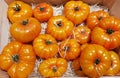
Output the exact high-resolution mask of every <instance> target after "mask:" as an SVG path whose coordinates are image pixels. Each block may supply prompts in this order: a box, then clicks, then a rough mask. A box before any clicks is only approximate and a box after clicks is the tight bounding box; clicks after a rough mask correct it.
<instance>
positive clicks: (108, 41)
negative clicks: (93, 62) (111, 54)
mask: <svg viewBox="0 0 120 78" xmlns="http://www.w3.org/2000/svg"><path fill="white" fill-rule="evenodd" d="M98 33H99V34H98ZM91 41H92V43H95V44H99V45H102V46H104V47H105V48H106V49H109V50H110V49H115V48H116V47H118V46H119V45H120V20H119V19H117V18H115V17H113V16H111V17H106V18H103V19H102V20H101V21H100V23H99V26H98V27H95V28H94V29H93V31H92V33H91Z"/></svg>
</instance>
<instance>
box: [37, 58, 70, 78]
mask: <svg viewBox="0 0 120 78" xmlns="http://www.w3.org/2000/svg"><path fill="white" fill-rule="evenodd" d="M67 65H68V64H67V61H66V60H65V59H63V58H49V59H47V60H45V61H43V62H42V63H41V64H40V65H39V68H38V71H39V73H40V74H41V75H42V76H43V77H60V76H62V75H63V74H64V73H65V72H66V70H67Z"/></svg>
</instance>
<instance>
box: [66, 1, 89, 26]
mask: <svg viewBox="0 0 120 78" xmlns="http://www.w3.org/2000/svg"><path fill="white" fill-rule="evenodd" d="M89 13H90V8H89V5H88V4H86V3H83V2H82V1H68V2H67V3H66V4H65V7H64V15H65V16H66V17H67V18H68V19H69V20H71V21H72V22H73V23H74V24H80V23H82V22H83V21H85V20H86V18H87V16H88V15H89Z"/></svg>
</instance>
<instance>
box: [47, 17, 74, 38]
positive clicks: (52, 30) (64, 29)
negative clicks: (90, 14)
mask: <svg viewBox="0 0 120 78" xmlns="http://www.w3.org/2000/svg"><path fill="white" fill-rule="evenodd" d="M73 28H74V25H73V23H72V22H71V21H69V20H68V19H67V18H65V17H64V16H53V17H51V18H50V20H49V21H48V26H47V29H46V32H47V33H48V34H51V35H52V36H53V37H55V38H56V39H57V40H64V39H66V38H67V37H68V36H69V35H70V34H71V32H72V30H73Z"/></svg>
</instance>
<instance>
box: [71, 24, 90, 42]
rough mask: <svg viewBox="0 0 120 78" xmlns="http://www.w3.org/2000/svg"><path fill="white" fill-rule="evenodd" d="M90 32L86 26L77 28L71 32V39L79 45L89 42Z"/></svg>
mask: <svg viewBox="0 0 120 78" xmlns="http://www.w3.org/2000/svg"><path fill="white" fill-rule="evenodd" d="M90 34H91V30H90V29H89V28H88V27H87V26H78V27H76V28H75V29H74V30H73V31H72V38H74V39H76V40H77V41H78V42H79V43H80V44H85V43H87V42H89V41H90Z"/></svg>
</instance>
